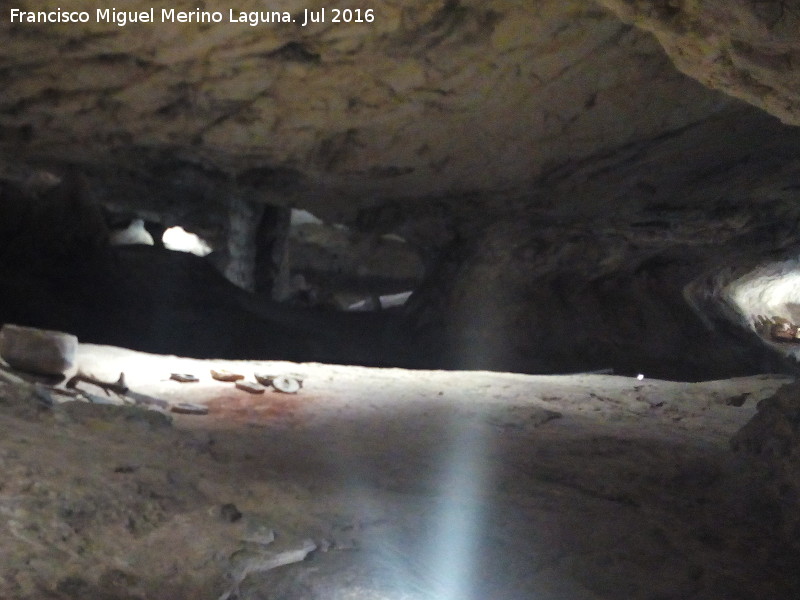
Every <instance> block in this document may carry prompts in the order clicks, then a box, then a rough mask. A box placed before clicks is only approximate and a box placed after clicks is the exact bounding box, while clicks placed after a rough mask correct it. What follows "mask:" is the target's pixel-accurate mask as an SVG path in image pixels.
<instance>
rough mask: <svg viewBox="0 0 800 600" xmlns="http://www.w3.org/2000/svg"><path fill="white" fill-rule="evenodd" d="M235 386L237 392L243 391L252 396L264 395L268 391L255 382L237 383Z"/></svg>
mask: <svg viewBox="0 0 800 600" xmlns="http://www.w3.org/2000/svg"><path fill="white" fill-rule="evenodd" d="M235 385H236V389H237V390H242V391H243V392H248V393H250V394H263V393H264V392H266V391H267V388H266V387H265V386H263V385H261V384H260V383H256V382H255V381H237V382H236V384H235Z"/></svg>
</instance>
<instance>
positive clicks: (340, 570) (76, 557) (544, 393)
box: [0, 345, 800, 600]
mask: <svg viewBox="0 0 800 600" xmlns="http://www.w3.org/2000/svg"><path fill="white" fill-rule="evenodd" d="M78 365H79V367H80V369H81V370H82V371H84V372H87V373H91V374H92V375H94V376H96V377H98V378H101V379H108V380H114V379H116V378H117V376H118V375H119V373H120V372H124V373H125V375H126V382H127V384H128V386H129V387H130V388H131V389H132V390H135V391H137V392H140V393H144V394H149V395H152V396H155V397H158V398H161V399H164V400H167V401H169V402H170V403H179V402H193V403H199V404H205V405H207V406H208V407H209V409H210V412H209V415H207V416H191V415H175V414H173V415H171V416H172V426H170V425H169V424H168V422H167V419H165V418H164V417H163V415H162V414H161V413H159V412H156V411H144V410H140V409H134V408H116V407H108V406H100V405H90V404H87V403H78V402H69V403H65V404H61V405H59V406H57V407H55V408H53V409H45V408H42V407H40V406H39V405H38V404H37V401H36V399H35V396H34V395H33V394H31V393H30V390H29V389H27V388H22V387H19V386H14V385H11V384H8V383H2V382H0V427H2V432H3V433H2V438H1V439H0V539H2V544H0V598H3V599H5V598H9V599H18V598H19V599H23V598H37V599H38V598H75V599H77V598H81V599H84V598H94V599H101V600H102V599H106V600H112V599H113V600H121V599H125V600H129V599H145V598H146V599H164V600H167V599H170V600H174V599H181V598H187V599H188V598H191V599H198V600H199V599H209V600H217V599H219V598H230V599H233V598H240V599H252V600H255V599H276V600H293V599H298V600H299V599H305V600H315V599H319V600H322V599H325V600H344V599H351V600H468V599H498V600H499V599H536V600H556V599H558V600H562V599H563V600H583V599H587V600H588V599H601V598H602V599H612V598H613V599H619V598H625V599H648V600H660V599H670V598H675V599H679V598H680V599H692V600H694V599H697V600H699V599H708V600H711V599H714V600H720V599H726V600H728V599H742V600H744V599H753V600H755V599H768V598H791V597H800V593H798V592H800V577H798V572H797V569H796V568H795V567H796V565H795V563H794V562H793V559H792V557H786V556H783V555H781V554H780V552H779V551H778V550H776V548H775V544H774V540H773V539H772V538H771V537H770V536H771V533H770V531H771V530H770V527H768V526H767V525H766V523H768V522H770V519H774V515H772V514H771V513H770V509H769V507H765V506H763V505H762V503H760V502H759V488H758V485H757V482H756V479H755V478H754V477H753V476H751V474H750V471H749V470H748V469H747V465H746V461H745V459H744V458H743V457H740V456H738V455H737V454H735V453H733V452H732V451H731V450H730V449H729V447H728V440H729V439H730V437H731V436H732V435H733V433H734V432H735V431H736V430H738V429H739V428H740V427H741V426H742V425H744V423H746V422H747V421H748V420H749V419H750V417H751V416H752V415H753V414H754V413H755V406H756V403H757V402H758V401H759V400H760V399H762V398H764V397H767V396H769V395H770V394H771V393H773V392H774V390H775V389H776V388H777V387H779V386H780V385H782V384H784V383H787V382H788V381H789V380H788V379H787V378H785V377H781V376H775V375H764V376H759V377H750V378H742V379H735V380H726V381H715V382H706V383H700V384H685V383H672V382H664V381H656V380H650V379H645V380H643V381H637V380H636V379H630V378H625V377H615V376H606V375H583V376H577V375H576V376H558V377H556V376H528V375H517V374H508V373H487V372H439V371H405V370H400V369H388V370H381V369H367V368H360V367H343V366H331V365H320V364H291V363H278V362H234V361H210V360H194V359H183V358H176V357H169V356H155V355H148V354H143V353H138V352H133V351H128V350H123V349H119V348H112V347H106V346H93V345H81V347H80V350H79V359H78ZM211 368H215V369H228V370H231V371H237V372H241V373H243V374H245V375H247V376H248V377H250V376H251V375H252V373H253V372H255V371H258V372H264V371H266V372H273V373H300V374H303V375H305V377H306V380H305V384H304V387H303V389H302V390H301V391H300V393H298V394H296V395H287V394H280V393H277V392H273V391H267V392H266V393H265V394H263V395H259V396H256V395H251V394H248V393H247V392H244V391H241V390H236V389H235V388H234V387H233V384H229V383H228V384H226V383H221V382H217V381H214V380H212V379H211V378H210V376H209V369H211ZM172 372H179V373H194V374H195V375H197V376H198V377H200V379H201V381H200V382H198V383H186V384H181V383H177V382H175V381H171V380H169V374H170V373H172ZM84 389H87V390H89V391H93V392H98V390H91V389H90V386H84ZM26 390H27V391H26ZM744 394H746V395H744ZM737 405H740V406H737ZM225 505H233V506H235V509H234V508H232V507H231V506H226V507H225V508H223V507H224V506H225ZM239 515H241V516H240V517H239ZM270 532H274V537H275V541H274V542H272V543H269V541H270V538H271V536H270ZM312 544H313V546H312ZM312 547H316V550H314V551H311V552H310V553H309V554H308V555H307V557H306V558H305V560H302V561H300V562H295V563H293V564H288V565H283V566H278V567H276V568H272V569H268V567H271V566H274V564H276V561H277V562H281V561H282V560H283V559H286V562H289V561H290V560H292V559H291V558H287V557H292V556H294V557H295V558H296V557H297V556H298V553H299V556H302V555H303V554H304V553H305V552H307V551H308V550H309V549H310V548H312Z"/></svg>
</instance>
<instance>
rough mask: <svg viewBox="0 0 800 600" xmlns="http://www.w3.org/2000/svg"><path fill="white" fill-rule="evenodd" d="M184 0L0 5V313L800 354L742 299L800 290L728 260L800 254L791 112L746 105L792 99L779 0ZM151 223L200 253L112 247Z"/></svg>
mask: <svg viewBox="0 0 800 600" xmlns="http://www.w3.org/2000/svg"><path fill="white" fill-rule="evenodd" d="M173 4H174V6H173V5H172V4H171V5H170V6H166V5H164V6H162V5H161V4H157V5H153V6H152V7H151V5H150V4H148V3H142V2H138V1H137V2H129V3H127V4H126V6H125V11H124V14H122V12H120V14H116V13H113V12H109V11H108V10H105V9H103V8H101V9H97V7H89V6H88V5H86V6H84V5H76V6H75V7H74V10H76V11H78V12H76V13H75V14H76V15H77V17H75V19H77V20H79V21H80V20H85V21H86V22H47V20H48V19H50V20H51V21H61V20H68V19H72V18H73V17H72V16H70V15H71V14H72V13H68V11H66V9H63V10H62V9H58V10H55V9H52V8H51V7H49V6H47V4H46V3H44V2H41V1H39V0H26V1H25V2H21V3H20V4H19V6H15V7H10V6H3V7H2V11H3V19H2V20H1V21H0V39H2V41H3V44H2V51H0V61H1V62H0V83H2V84H3V90H4V91H3V94H2V96H0V132H2V135H1V136H0V182H1V183H2V195H1V196H0V212H1V213H2V219H0V230H1V231H0V232H1V233H2V234H3V237H2V245H3V248H2V255H1V256H0V269H2V275H1V276H0V286H1V287H2V289H3V290H4V296H3V302H2V305H3V306H2V307H0V308H1V309H2V310H0V322H19V323H20V324H29V325H37V326H42V327H51V328H56V329H61V330H69V331H72V332H74V333H77V334H79V335H80V336H81V337H86V336H88V338H89V339H90V340H91V341H96V342H114V343H119V344H123V345H127V346H132V347H136V348H140V349H149V350H156V349H157V350H159V351H166V352H191V353H192V354H193V355H196V356H197V355H204V354H205V355H208V354H216V353H223V354H225V355H236V356H243V355H253V356H259V357H262V356H263V355H266V356H263V357H284V358H295V359H302V358H312V357H313V358H314V359H318V360H330V361H334V362H342V361H343V362H364V361H366V362H369V363H370V364H402V365H407V366H411V365H417V366H419V365H428V366H446V367H467V368H498V369H506V370H520V371H526V372H566V371H572V370H585V369H588V370H593V369H598V368H613V369H616V370H617V372H622V373H631V374H636V373H639V372H644V373H646V374H649V375H653V376H661V377H669V378H675V379H700V378H708V377H720V376H725V375H734V374H742V373H752V372H758V371H763V370H779V371H786V370H792V369H793V368H794V366H793V360H790V361H789V362H785V361H784V357H785V356H790V357H791V356H794V354H795V350H796V348H794V346H791V345H790V344H789V343H788V342H787V343H783V342H776V341H775V340H772V339H769V336H768V335H766V336H765V335H764V333H763V331H761V330H759V329H758V327H756V324H757V323H756V320H757V319H758V317H763V318H765V319H768V320H769V319H774V318H778V317H780V318H788V317H786V314H788V313H789V312H790V309H789V308H788V307H789V305H791V304H793V303H795V302H800V298H795V297H794V294H793V293H790V294H788V295H787V294H784V295H783V296H782V299H781V301H780V303H779V304H780V306H777V305H776V306H775V314H761V313H759V312H758V311H756V308H757V306H755V305H753V306H739V305H736V303H735V302H733V303H732V300H731V299H732V298H733V296H732V295H731V293H729V292H731V289H732V288H730V287H726V286H728V284H731V282H733V281H734V280H736V279H737V278H740V277H743V276H745V275H746V274H747V273H748V272H755V271H757V270H758V269H759V268H760V265H763V264H766V263H774V262H776V261H778V262H780V261H784V262H785V261H791V260H792V259H793V257H794V256H795V255H796V253H797V244H796V237H797V236H796V230H797V225H798V219H800V214H798V209H797V203H796V191H797V189H798V185H799V184H798V180H800V170H799V169H798V166H799V165H798V160H797V156H798V155H800V154H799V153H798V150H800V133H798V131H797V130H795V129H793V128H792V127H790V126H788V125H786V124H782V123H781V122H780V121H779V120H778V119H776V118H775V117H774V116H770V115H767V114H765V113H764V112H763V111H762V110H761V109H766V111H768V112H770V113H772V114H773V115H775V116H777V117H778V118H779V119H781V120H783V121H784V122H785V123H793V122H794V120H793V119H794V118H795V117H794V116H793V115H794V112H793V111H794V108H793V106H794V104H793V103H794V102H795V98H794V93H795V92H794V91H793V90H794V89H795V87H796V86H795V87H793V85H794V84H793V83H792V82H793V79H792V69H791V53H792V51H793V50H792V48H793V44H792V35H793V34H792V32H793V31H794V29H796V28H794V27H793V25H792V24H793V23H794V21H793V19H794V18H795V17H794V16H793V15H794V11H793V9H792V8H791V4H787V3H770V2H766V3H756V4H745V3H733V4H731V3H725V4H724V5H723V4H722V3H712V2H704V3H688V2H676V3H666V4H665V3H656V2H636V3H631V2H615V1H612V0H608V1H606V2H605V3H604V4H606V5H608V7H609V8H611V9H612V11H609V10H607V8H604V7H601V6H600V5H597V4H594V3H592V2H589V1H586V0H571V1H569V2H556V1H555V0H547V1H544V2H537V3H527V4H526V3H519V2H513V1H510V0H490V1H489V2H477V1H472V0H439V1H433V0H414V1H413V2H402V3H399V2H382V3H381V4H380V6H375V7H372V8H370V10H371V11H372V12H370V13H369V18H366V13H363V14H362V13H358V14H355V13H352V12H351V13H344V12H343V8H344V7H343V6H338V5H336V6H334V5H330V6H328V7H327V9H328V12H327V13H326V14H327V18H326V21H325V22H324V23H321V22H316V23H308V24H304V23H305V20H306V13H305V12H304V11H305V9H306V8H309V9H310V10H316V9H317V8H321V7H307V6H305V5H304V4H303V3H301V2H298V1H295V0H285V1H283V2H280V3H278V4H279V5H280V6H277V5H276V7H275V8H276V10H278V12H279V15H278V16H277V17H276V18H274V19H272V15H271V14H270V15H267V16H269V17H270V19H271V21H270V22H258V23H256V24H255V25H253V24H252V22H251V21H250V20H249V19H250V17H251V16H252V17H253V19H255V18H256V17H258V16H259V15H260V13H259V8H260V7H259V6H256V5H255V3H244V4H243V5H242V7H241V10H242V11H244V16H245V18H244V19H243V20H242V19H239V16H241V15H239V14H238V13H236V14H232V13H231V12H230V8H231V7H229V6H228V5H226V4H224V3H222V2H218V1H210V2H206V3H205V4H204V6H203V7H202V8H198V7H196V6H194V5H190V4H189V3H186V2H177V3H173ZM251 4H252V6H251ZM151 8H152V10H151ZM13 10H16V12H14V13H13V14H12V11H13ZM109 10H110V9H109ZM364 10H366V8H365V9H364ZM41 11H44V12H43V13H42V14H43V15H44V16H43V17H41V18H40V16H39V12H41ZM48 11H49V12H48ZM81 11H85V19H84V17H83V16H82V12H81ZM120 11H121V9H120ZM142 11H144V12H142ZM170 11H172V12H170ZM176 11H177V12H176ZM181 11H185V13H182V14H183V17H180V15H178V16H176V14H178V13H180V12H181ZM248 11H250V12H252V13H253V15H255V16H253V15H251V14H250V12H248ZM337 11H338V12H337ZM234 12H235V11H234ZM23 13H24V14H23ZM65 13H67V16H66V17H65V16H64V14H65ZM31 15H33V16H31ZM115 15H116V16H115ZM137 15H138V16H137ZM343 15H347V17H346V18H347V19H349V21H343V19H344V16H343ZM234 17H235V18H234ZM336 17H338V19H339V22H334V19H335V18H336ZM619 17H622V20H620V18H619ZM180 18H183V20H184V21H187V22H176V20H180ZM359 19H360V20H362V21H363V22H357V21H358V20H359ZM37 20H39V21H41V20H44V21H45V22H35V21H37ZM149 20H152V22H147V21H149ZM256 20H257V19H256ZM287 20H288V21H289V22H285V21H287ZM32 21H33V22H32ZM123 21H124V23H123ZM133 21H136V22H133ZM143 21H144V22H143ZM204 21H205V22H204ZM651 33H654V34H655V36H653V35H651ZM662 47H663V48H664V49H666V54H665V53H664V51H663V49H662ZM670 59H671V60H670ZM673 63H674V64H673ZM787 65H788V66H787ZM675 66H677V67H678V68H677V69H676V68H675ZM680 71H683V72H685V73H688V74H689V75H691V76H692V77H694V78H695V79H697V80H699V81H700V83H698V81H695V80H694V79H692V78H689V77H686V76H685V75H683V74H681V73H680ZM701 83H704V84H706V86H704V85H701ZM709 88H714V89H709ZM722 92H726V93H727V94H723V93H722ZM735 98H741V99H744V100H746V101H748V102H749V103H750V104H751V105H755V106H751V105H748V104H745V103H742V102H740V101H739V100H737V99H735ZM300 211H306V214H310V215H312V220H313V222H310V224H309V223H306V224H300V223H298V222H297V221H296V219H295V220H293V217H292V215H293V214H294V215H297V214H301V213H300ZM79 215H82V216H79ZM136 219H140V220H142V221H143V222H144V223H145V224H146V226H147V227H148V228H150V229H152V230H153V231H154V232H156V234H157V235H156V236H155V237H158V238H160V233H161V232H163V231H164V230H165V229H167V228H169V227H173V226H179V227H182V228H184V229H185V230H186V231H187V232H190V233H193V234H196V235H197V236H199V238H200V239H202V240H203V241H204V243H206V244H207V245H208V247H209V248H210V249H211V250H212V252H211V253H210V254H209V256H208V257H207V259H205V260H204V261H200V260H197V261H195V260H194V259H193V258H191V257H175V256H173V255H171V254H168V253H166V251H164V250H163V249H151V250H148V251H145V250H143V249H140V248H128V249H125V248H116V249H109V248H108V247H107V246H108V236H109V229H110V228H115V227H118V226H119V225H120V224H127V223H130V222H131V221H133V220H136ZM209 265H213V267H214V268H215V269H216V270H217V271H218V272H219V273H221V274H222V275H223V276H224V278H225V279H227V282H226V281H225V280H224V279H222V278H218V277H217V276H216V275H215V274H213V273H212V272H211V271H210V270H209V269H210V267H209ZM176 273H181V274H182V275H181V276H179V277H176ZM203 273H205V274H203ZM212 280H213V283H212ZM134 281H136V282H138V283H136V284H135V285H133V284H132V283H131V282H134ZM181 286H182V287H181ZM179 287H181V290H180V292H179V291H178V288H179ZM237 288H239V289H237ZM242 290H244V291H242ZM408 290H414V294H413V295H412V297H411V298H410V299H409V300H408V302H406V303H405V304H404V305H403V306H401V307H395V308H392V309H391V310H388V311H382V312H373V313H371V314H361V315H345V314H343V312H342V309H343V308H347V307H351V306H354V307H362V306H364V307H368V306H373V307H377V306H378V305H379V303H377V302H376V301H375V299H376V298H378V297H379V296H381V295H393V294H398V293H402V292H406V291H408ZM245 292H249V293H245ZM759 293H760V292H756V295H758V294H759ZM734 295H735V294H734ZM212 297H214V298H217V299H216V300H211V298H212ZM753 297H755V296H753V295H750V296H748V298H753ZM179 298H180V299H179ZM762 299H763V298H762ZM276 301H278V302H276ZM776 302H777V301H776ZM756 304H757V305H758V306H759V307H761V308H763V307H764V306H766V305H769V306H772V304H775V302H772V304H769V302H766V304H764V303H763V302H762V303H761V304H759V302H756ZM233 307H235V308H233ZM265 307H267V308H265ZM239 311H244V312H239ZM98 314H101V316H100V317H99V318H98V316H97V315H98ZM759 322H760V321H759ZM199 323H201V324H202V327H199V326H198V324H199ZM166 324H168V326H167V325H166ZM301 324H303V325H301ZM262 329H263V331H265V332H266V331H274V332H276V334H275V335H262V334H260V333H259V334H257V335H248V334H247V332H248V331H251V332H253V331H258V332H260V331H262ZM201 331H204V332H205V333H204V334H200V333H199V332H201ZM223 331H224V332H228V333H226V336H227V338H228V339H227V341H225V337H226V336H220V334H219V332H223ZM356 331H358V332H361V334H359V335H356V334H355V333H354V332H356ZM235 332H239V333H235ZM277 332H280V333H279V334H277ZM345 334H346V335H347V336H352V339H349V341H348V343H347V344H344V347H346V348H345V349H342V347H343V345H342V344H341V343H340V342H339V341H338V340H340V339H341V336H342V335H345ZM245 338H249V340H250V341H246V339H245ZM254 340H255V341H254ZM359 340H360V341H359ZM311 348H314V349H315V350H314V351H311V350H310V349H311ZM234 349H236V350H235V351H234Z"/></svg>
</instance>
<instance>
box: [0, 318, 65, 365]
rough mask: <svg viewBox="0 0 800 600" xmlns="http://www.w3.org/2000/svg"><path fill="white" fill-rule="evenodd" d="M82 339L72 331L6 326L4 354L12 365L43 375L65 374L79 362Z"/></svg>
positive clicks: (0, 347)
mask: <svg viewBox="0 0 800 600" xmlns="http://www.w3.org/2000/svg"><path fill="white" fill-rule="evenodd" d="M77 349H78V338H77V337H75V336H74V335H70V334H69V333H63V332H60V331H47V330H44V329H36V328H34V327H20V326H18V325H10V324H6V325H3V328H2V329H0V357H2V359H3V360H5V361H6V362H7V363H8V364H9V365H10V366H12V367H14V368H15V369H21V370H23V371H30V372H32V373H39V374H42V375H61V374H63V373H64V372H65V371H67V370H69V369H71V368H72V367H73V366H74V364H75V352H76V351H77Z"/></svg>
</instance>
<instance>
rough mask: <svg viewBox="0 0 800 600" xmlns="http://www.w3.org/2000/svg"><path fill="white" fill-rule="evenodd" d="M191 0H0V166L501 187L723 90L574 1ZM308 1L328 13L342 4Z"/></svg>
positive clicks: (355, 194)
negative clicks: (266, 11)
mask: <svg viewBox="0 0 800 600" xmlns="http://www.w3.org/2000/svg"><path fill="white" fill-rule="evenodd" d="M641 4H643V3H637V4H636V5H637V6H639V5H641ZM644 4H646V3H644ZM13 6H14V7H15V8H19V9H21V10H28V11H35V10H51V9H52V7H50V5H49V3H48V2H44V1H39V0H21V1H20V2H17V3H16V4H14V5H13ZM204 6H205V9H206V10H207V11H215V10H219V11H220V12H221V13H222V14H223V15H224V18H223V22H221V23H216V24H207V23H206V24H197V23H186V24H174V23H170V24H167V23H161V22H159V18H160V17H159V13H160V11H161V9H163V8H172V9H178V10H181V9H182V10H188V11H192V10H195V8H196V7H195V3H190V2H182V1H180V0H178V1H171V2H168V3H166V2H159V1H156V2H152V1H149V0H148V2H139V1H135V2H126V3H125V6H124V9H125V10H127V11H137V10H147V9H150V8H151V7H153V8H154V9H155V14H156V22H155V23H149V24H148V23H131V24H127V25H126V26H124V27H122V26H119V25H117V24H114V23H107V22H105V23H103V22H101V23H98V22H97V19H96V16H97V15H96V13H95V9H96V2H89V1H83V0H80V1H75V2H72V3H70V10H76V11H79V10H86V11H88V13H89V15H90V17H91V18H90V21H89V22H88V23H86V24H80V23H60V24H54V23H46V24H35V23H10V22H9V18H8V15H9V14H10V8H11V5H10V4H9V3H8V2H0V7H3V15H2V16H3V19H2V22H1V23H0V38H2V40H3V43H2V45H0V80H2V83H3V92H2V94H0V132H2V135H1V136H0V156H1V157H2V162H3V164H2V170H3V171H2V172H3V174H4V175H5V176H6V177H15V176H19V173H20V172H22V171H20V169H21V168H22V167H23V166H33V167H35V166H44V167H48V166H51V165H57V164H65V163H70V164H76V163H77V164H80V165H81V166H82V167H83V168H84V169H86V170H88V171H93V172H94V173H95V174H97V175H102V174H104V173H105V174H110V175H111V179H114V180H116V179H117V178H118V177H120V171H125V173H126V174H128V175H132V176H133V178H134V179H137V174H142V176H144V175H147V176H149V175H152V174H153V173H158V174H160V175H162V176H163V175H170V176H173V177H176V178H179V177H180V175H179V174H177V170H179V169H177V167H176V165H182V166H183V165H187V164H188V165H193V166H196V167H198V168H199V169H201V170H203V172H204V173H207V172H213V173H219V174H221V175H223V176H229V177H231V178H235V179H236V181H238V182H241V183H242V184H245V185H247V184H254V185H255V187H257V188H258V189H259V193H260V194H261V196H262V199H266V200H267V201H270V202H273V203H277V204H287V203H293V204H298V205H303V206H305V207H307V208H312V209H314V208H316V209H317V210H318V211H321V212H323V213H324V212H325V211H326V207H327V208H328V209H329V208H330V206H337V207H338V210H339V212H346V211H347V209H348V208H353V207H357V206H363V205H369V204H372V203H378V202H381V201H386V200H396V199H403V198H432V197H443V196H456V195H460V194H465V193H467V194H478V195H483V196H487V195H491V196H495V197H499V196H514V195H519V194H521V193H524V192H525V191H526V190H529V189H530V188H531V187H532V186H533V185H534V184H535V182H536V181H538V180H539V178H540V177H541V176H542V175H543V174H545V173H547V172H549V171H550V170H552V169H553V168H554V167H557V166H560V165H562V164H563V163H565V162H567V161H575V160H580V159H582V158H585V157H588V156H592V155H596V154H598V153H603V152H608V151H609V150H611V149H615V148H619V147H621V146H624V145H626V144H629V143H631V142H636V141H640V140H646V139H651V138H654V137H657V136H660V135H664V134H665V133H669V132H673V131H676V130H680V129H681V128H683V127H686V126H687V125H689V124H692V123H696V122H698V121H701V120H703V119H705V118H707V117H709V116H710V115H714V114H716V113H717V112H719V111H720V110H723V109H724V108H726V107H729V106H730V105H731V102H732V101H730V100H728V99H727V98H726V97H725V96H723V95H721V94H717V93H714V92H711V91H709V90H707V89H706V88H704V87H703V86H701V85H700V84H697V83H696V82H694V81H692V80H690V79H688V78H686V77H685V76H683V75H681V74H680V73H678V72H677V71H676V70H675V69H674V67H673V66H672V64H671V63H670V61H669V59H668V58H667V57H666V56H665V55H664V53H663V51H662V49H661V48H660V47H659V45H658V43H657V42H656V41H655V40H654V39H653V38H652V37H651V36H650V35H649V34H648V33H643V32H641V31H639V30H637V29H635V28H634V27H633V26H631V25H630V24H626V23H624V22H622V21H620V19H618V18H617V17H616V16H615V15H614V14H612V13H610V12H607V11H606V10H605V9H603V8H601V7H600V6H598V5H595V4H594V3H592V2H588V1H580V0H571V1H568V2H564V1H560V0H559V1H556V0H548V1H540V2H525V1H513V0H491V1H488V2H487V1H480V2H479V1H472V0H463V1H459V0H445V1H443V0H436V1H431V0H411V1H408V0H404V1H402V2H400V1H392V0H387V1H382V2H380V3H377V4H375V5H374V7H373V9H374V17H375V18H374V21H373V22H371V23H350V24H345V23H337V24H334V23H330V22H328V23H324V24H309V25H307V26H305V27H303V26H302V25H301V22H302V20H303V16H302V15H303V9H304V8H307V7H308V8H312V9H314V8H319V6H321V4H320V3H316V4H315V3H311V5H309V3H306V2H300V1H299V0H298V1H295V0H276V1H274V2H272V3H271V5H270V8H273V9H276V10H281V11H288V12H289V13H290V14H292V15H295V16H296V17H297V19H298V21H297V22H295V23H291V24H289V23H264V24H260V25H259V26H257V27H252V26H250V25H248V24H245V23H230V22H228V18H229V17H228V11H229V10H230V8H232V5H231V4H230V3H228V2H219V1H216V0H211V1H208V2H205V3H204ZM325 6H326V7H327V8H328V16H327V19H328V20H331V18H332V13H331V10H332V9H334V8H337V7H338V8H344V7H346V6H349V5H347V3H343V2H338V1H335V0H332V1H330V2H328V3H325ZM263 8H264V6H263V4H262V3H260V2H255V1H252V0H251V1H241V2H238V3H237V4H236V9H237V10H242V11H248V10H263ZM615 8H617V9H618V10H619V11H621V12H623V13H624V15H623V16H626V17H629V18H632V19H633V20H634V21H636V22H637V24H638V23H644V24H645V25H646V26H647V27H648V28H651V29H652V28H654V27H655V25H653V23H654V22H655V21H654V20H653V18H650V19H649V20H644V18H643V17H642V18H640V17H639V15H638V13H635V14H634V12H633V9H625V7H624V6H623V7H620V6H616V7H615ZM642 10H644V9H642ZM648 14H649V13H648ZM687 35H688V34H687ZM662 38H663V36H660V39H662ZM663 41H664V40H663V39H662V42H663ZM665 43H666V42H665ZM674 43H677V42H674ZM674 43H673V45H674ZM667 45H668V48H669V44H667ZM682 66H683V65H682ZM685 70H688V71H690V72H691V69H685ZM707 79H708V78H707V77H706V78H704V80H707ZM719 87H725V86H719ZM728 91H729V90H728ZM740 95H741V94H740ZM140 179H141V177H140ZM116 193H118V194H121V193H123V192H122V191H120V190H117V191H116ZM137 193H139V192H137Z"/></svg>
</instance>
